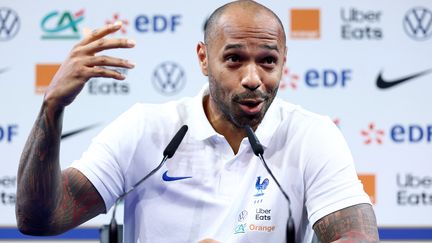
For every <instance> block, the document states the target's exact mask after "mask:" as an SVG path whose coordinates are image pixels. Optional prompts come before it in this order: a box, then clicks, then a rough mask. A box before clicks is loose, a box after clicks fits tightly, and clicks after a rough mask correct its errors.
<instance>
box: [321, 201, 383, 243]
mask: <svg viewBox="0 0 432 243" xmlns="http://www.w3.org/2000/svg"><path fill="white" fill-rule="evenodd" d="M313 228H314V230H315V232H316V234H317V236H318V238H319V240H320V242H333V241H337V242H353V241H354V242H379V237H378V230H377V224H376V219H375V214H374V212H373V209H372V206H370V205H369V204H358V205H354V206H351V207H348V208H344V209H342V210H339V211H336V212H334V213H331V214H329V215H327V216H325V217H323V218H321V219H320V220H318V221H317V222H316V223H315V225H314V226H313Z"/></svg>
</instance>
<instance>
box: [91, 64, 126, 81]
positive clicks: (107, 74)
mask: <svg viewBox="0 0 432 243" xmlns="http://www.w3.org/2000/svg"><path fill="white" fill-rule="evenodd" d="M85 72H86V73H87V74H86V76H88V77H92V78H98V77H102V78H113V79H117V80H124V79H125V78H126V77H125V76H124V75H123V74H121V73H119V72H117V71H115V70H112V69H108V68H103V67H100V66H95V67H88V68H86V70H85Z"/></svg>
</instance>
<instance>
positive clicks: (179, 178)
mask: <svg viewBox="0 0 432 243" xmlns="http://www.w3.org/2000/svg"><path fill="white" fill-rule="evenodd" d="M188 178H192V176H180V177H174V176H169V175H168V171H165V173H163V175H162V180H164V181H178V180H183V179H188Z"/></svg>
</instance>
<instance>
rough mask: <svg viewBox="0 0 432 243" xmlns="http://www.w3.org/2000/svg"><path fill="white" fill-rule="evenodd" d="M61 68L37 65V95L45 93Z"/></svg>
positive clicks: (50, 65) (57, 65) (58, 66)
mask: <svg viewBox="0 0 432 243" xmlns="http://www.w3.org/2000/svg"><path fill="white" fill-rule="evenodd" d="M59 68H60V64H36V83H35V93H36V94H43V93H45V90H46V88H47V87H48V85H49V84H50V83H51V80H52V78H53V77H54V75H55V74H56V72H57V70H58V69H59Z"/></svg>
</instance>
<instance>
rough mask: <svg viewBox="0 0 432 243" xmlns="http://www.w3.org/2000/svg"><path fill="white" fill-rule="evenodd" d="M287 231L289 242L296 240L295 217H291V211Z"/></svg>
mask: <svg viewBox="0 0 432 243" xmlns="http://www.w3.org/2000/svg"><path fill="white" fill-rule="evenodd" d="M286 230H287V232H286V236H287V243H289V242H293V243H294V242H295V227H294V219H293V218H292V217H291V213H290V216H289V218H288V223H287V229H286Z"/></svg>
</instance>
